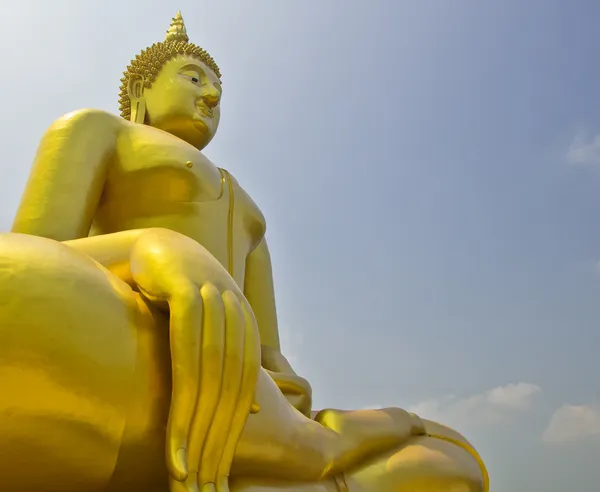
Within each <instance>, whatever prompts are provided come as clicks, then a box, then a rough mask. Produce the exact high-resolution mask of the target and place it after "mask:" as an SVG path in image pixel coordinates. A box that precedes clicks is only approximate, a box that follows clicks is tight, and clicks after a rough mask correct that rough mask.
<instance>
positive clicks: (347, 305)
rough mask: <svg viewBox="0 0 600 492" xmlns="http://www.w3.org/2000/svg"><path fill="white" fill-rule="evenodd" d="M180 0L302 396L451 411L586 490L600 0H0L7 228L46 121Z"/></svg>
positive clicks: (599, 383)
mask: <svg viewBox="0 0 600 492" xmlns="http://www.w3.org/2000/svg"><path fill="white" fill-rule="evenodd" d="M178 9H181V11H182V13H183V15H184V18H185V20H186V24H187V27H188V32H189V34H190V37H191V39H192V41H193V42H195V43H196V44H199V45H200V46H202V47H204V48H205V49H207V50H208V51H209V52H210V53H211V55H212V56H213V57H214V58H215V59H216V61H217V63H218V64H219V65H220V66H221V68H222V71H223V89H224V96H223V102H222V107H223V116H222V125H221V128H220V130H219V133H218V135H217V137H216V138H215V140H214V141H213V143H211V145H210V146H209V147H208V148H207V151H206V154H207V155H208V156H209V157H210V158H211V159H212V160H213V161H214V162H215V163H216V164H217V165H219V166H221V167H226V168H227V169H229V170H230V171H231V172H232V173H233V174H234V175H235V176H236V177H237V178H238V180H239V181H240V182H241V183H242V184H243V186H244V187H245V188H246V189H247V190H248V192H249V193H250V194H251V195H252V196H253V197H254V199H255V201H256V202H257V203H258V204H259V205H260V206H261V208H262V209H263V211H264V213H265V215H266V216H267V220H268V238H269V242H270V247H271V251H272V256H273V261H274V269H275V280H276V289H277V300H278V307H279V318H280V324H281V331H282V338H283V344H284V348H285V352H286V354H287V355H289V358H290V359H291V360H292V361H293V364H294V366H295V367H296V368H297V370H298V372H300V373H301V374H302V375H304V376H305V377H307V378H308V379H309V380H310V381H311V383H312V384H313V388H314V393H315V404H316V406H318V407H323V406H337V407H344V408H363V407H371V406H401V407H404V408H412V409H417V410H418V411H419V412H420V413H421V414H423V416H426V417H431V418H435V419H439V420H441V421H443V422H446V423H448V424H450V425H453V426H455V427H457V428H458V429H459V430H460V431H462V432H463V433H465V434H466V435H467V436H468V437H469V438H471V440H473V441H474V442H475V443H476V444H477V447H478V448H479V449H480V451H481V453H482V455H483V456H484V458H485V459H486V461H487V463H488V465H489V469H490V474H491V478H492V492H529V491H531V490H545V491H547V492H562V491H564V490H581V491H591V490H596V489H598V483H599V482H600V468H599V467H598V466H597V461H598V460H597V456H598V455H599V454H598V453H600V357H598V355H597V351H598V348H599V347H600V331H599V329H598V321H599V320H600V302H598V301H599V300H600V269H599V268H598V260H600V193H598V190H599V189H600V138H597V137H596V135H600V96H599V93H598V87H599V86H600V68H599V66H600V64H599V63H598V62H597V60H596V58H597V50H598V47H599V46H600V30H599V29H598V19H600V3H598V2H595V1H593V0H590V1H583V0H572V1H566V0H563V1H558V0H543V1H542V0H528V1H527V2H524V1H516V0H503V1H502V2H476V1H473V0H471V1H467V0H464V1H463V0H453V1H452V2H450V1H442V0H436V1H433V0H419V1H416V0H415V1H408V0H404V1H397V2H392V1H383V0H379V1H373V2H370V3H367V2H358V1H354V0H353V1H350V0H344V1H342V0H337V1H333V0H332V1H330V2H320V1H317V0H305V1H303V2H291V1H278V2H274V1H269V0H253V1H252V2H243V1H241V0H238V1H233V0H220V1H219V2H204V1H198V0H194V1H192V0H179V2H170V1H169V2H166V1H159V0H144V1H142V0H129V1H128V2H123V3H121V2H120V1H118V0H103V1H97V2H96V1H94V2H92V1H85V2H83V1H81V2H75V1H74V0H73V1H67V0H63V1H59V0H55V1H53V2H46V1H43V0H21V1H19V2H15V3H10V4H9V2H2V3H0V41H1V45H2V46H3V50H2V63H3V67H4V68H3V70H2V75H1V79H0V80H1V81H2V88H3V90H2V91H1V92H0V105H1V107H2V109H3V115H4V117H3V118H2V119H1V120H0V135H2V141H3V145H2V148H3V151H4V158H3V159H2V160H1V161H0V173H1V176H2V179H1V180H0V197H1V203H2V206H1V207H0V227H2V230H8V229H9V227H10V223H11V221H12V217H13V215H14V213H15V209H16V206H17V203H18V201H19V196H20V193H21V191H22V189H23V186H24V183H25V180H26V177H27V174H28V172H29V166H30V164H31V161H32V158H33V154H34V152H35V148H36V146H37V143H38V141H39V139H40V137H41V135H42V133H43V131H44V129H45V128H46V127H47V126H48V125H49V124H50V123H51V122H52V121H53V120H54V119H56V118H57V117H59V116H60V115H61V114H63V113H66V112H68V111H70V110H73V109H77V108H81V107H97V108H101V109H105V110H108V111H112V112H116V111H117V93H118V85H119V78H120V74H121V72H122V71H123V70H124V68H125V66H126V65H127V63H128V61H129V60H130V59H131V58H132V57H133V56H134V55H135V54H136V53H137V52H138V51H140V50H141V49H142V48H144V47H145V46H147V45H150V44H152V43H153V42H155V41H160V40H162V38H163V36H164V31H165V30H166V29H167V27H168V24H169V22H170V18H171V17H172V16H173V15H174V14H175V12H176V11H177V10H178Z"/></svg>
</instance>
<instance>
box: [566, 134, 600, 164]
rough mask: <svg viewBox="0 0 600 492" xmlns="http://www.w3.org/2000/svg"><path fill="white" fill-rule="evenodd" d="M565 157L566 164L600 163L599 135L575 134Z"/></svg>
mask: <svg viewBox="0 0 600 492" xmlns="http://www.w3.org/2000/svg"><path fill="white" fill-rule="evenodd" d="M565 158H566V160H567V163H568V164H573V165H583V166H592V165H600V135H595V136H593V137H590V136H589V135H586V134H583V133H582V134H579V135H577V136H576V137H575V138H574V139H573V142H571V145H570V146H569V149H568V150H567V154H566V156H565Z"/></svg>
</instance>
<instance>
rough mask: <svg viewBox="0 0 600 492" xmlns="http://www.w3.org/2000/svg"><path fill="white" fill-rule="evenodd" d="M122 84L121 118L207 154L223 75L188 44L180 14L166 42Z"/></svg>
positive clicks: (141, 58) (133, 66)
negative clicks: (148, 126)
mask: <svg viewBox="0 0 600 492" xmlns="http://www.w3.org/2000/svg"><path fill="white" fill-rule="evenodd" d="M123 75H124V77H123V78H122V79H121V92H120V98H119V103H120V109H121V116H122V117H123V118H125V119H127V120H129V121H132V122H134V123H141V124H146V125H150V126H153V127H155V128H159V129H161V130H164V131H167V132H169V133H172V134H173V135H176V136H177V137H179V138H182V139H183V140H185V141H187V142H189V143H190V144H192V145H194V146H195V147H196V148H198V149H202V148H204V147H205V146H206V145H208V143H209V142H210V141H211V139H212V138H213V137H214V135H215V133H216V131H217V128H218V126H219V118H220V108H219V102H220V100H221V83H220V78H221V74H220V72H219V67H217V64H216V63H215V61H214V60H213V59H212V58H211V57H210V55H209V54H208V53H207V52H206V51H204V50H203V49H202V48H199V47H198V46H196V45H194V44H192V43H190V42H189V38H188V36H187V33H186V30H185V25H184V23H183V18H182V17H181V13H179V12H177V15H176V16H175V18H174V19H173V22H172V23H171V27H170V28H169V30H168V31H167V36H166V39H165V40H164V41H163V42H161V43H155V44H153V45H152V46H150V47H149V48H146V49H145V50H143V51H142V52H141V53H140V54H139V55H137V56H136V57H135V59H134V60H133V61H132V62H131V63H130V64H129V66H128V67H127V70H126V71H125V72H124V74H123Z"/></svg>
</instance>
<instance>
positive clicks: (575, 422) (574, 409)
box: [542, 403, 600, 442]
mask: <svg viewBox="0 0 600 492" xmlns="http://www.w3.org/2000/svg"><path fill="white" fill-rule="evenodd" d="M590 438H594V439H600V404H597V403H596V404H591V405H563V406H562V407H560V408H559V409H558V410H556V412H554V414H553V415H552V417H551V418H550V423H549V424H548V427H547V428H546V430H545V431H544V433H543V434H542V440H543V441H546V442H573V441H579V440H585V439H590Z"/></svg>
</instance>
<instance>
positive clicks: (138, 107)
mask: <svg viewBox="0 0 600 492" xmlns="http://www.w3.org/2000/svg"><path fill="white" fill-rule="evenodd" d="M127 93H128V95H129V102H130V103H131V116H130V117H129V121H131V122H132V123H141V124H144V121H145V120H146V99H145V98H144V77H143V76H141V75H133V74H132V75H131V76H130V77H129V83H128V84H127Z"/></svg>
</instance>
